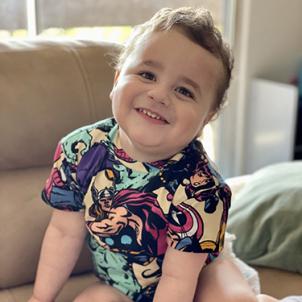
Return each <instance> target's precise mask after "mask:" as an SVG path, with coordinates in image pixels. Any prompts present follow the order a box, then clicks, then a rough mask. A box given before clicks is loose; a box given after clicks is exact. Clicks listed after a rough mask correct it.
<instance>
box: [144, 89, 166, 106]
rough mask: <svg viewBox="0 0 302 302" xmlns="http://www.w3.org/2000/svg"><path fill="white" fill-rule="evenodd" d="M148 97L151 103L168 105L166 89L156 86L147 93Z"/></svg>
mask: <svg viewBox="0 0 302 302" xmlns="http://www.w3.org/2000/svg"><path fill="white" fill-rule="evenodd" d="M148 96H149V98H150V99H152V100H153V101H156V102H159V103H161V104H163V105H166V106H167V105H169V91H168V89H167V88H166V87H164V86H160V85H157V86H156V87H153V88H152V89H150V90H149V91H148Z"/></svg>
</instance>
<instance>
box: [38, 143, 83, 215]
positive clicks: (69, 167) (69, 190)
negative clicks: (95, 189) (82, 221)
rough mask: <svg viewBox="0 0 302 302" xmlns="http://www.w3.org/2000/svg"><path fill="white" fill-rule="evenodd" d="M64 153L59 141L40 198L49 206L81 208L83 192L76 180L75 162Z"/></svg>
mask: <svg viewBox="0 0 302 302" xmlns="http://www.w3.org/2000/svg"><path fill="white" fill-rule="evenodd" d="M75 158H76V156H74V158H72V157H70V156H69V157H68V158H67V156H66V155H65V153H64V149H63V145H62V143H61V142H60V143H59V144H58V146H57V148H56V151H55V155H54V160H53V166H52V169H51V172H50V175H49V177H48V179H47V181H46V184H45V187H44V189H43V191H42V199H43V200H44V201H45V202H46V203H47V204H49V205H50V206H52V207H54V208H56V209H60V210H68V211H79V210H81V209H82V208H83V196H84V194H83V192H82V190H81V188H80V186H79V184H78V182H77V164H76V160H75Z"/></svg>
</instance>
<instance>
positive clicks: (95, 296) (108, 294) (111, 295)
mask: <svg viewBox="0 0 302 302" xmlns="http://www.w3.org/2000/svg"><path fill="white" fill-rule="evenodd" d="M100 301H101V302H132V301H131V300H130V299H129V298H128V297H127V296H126V295H124V294H123V293H121V292H120V291H119V290H117V289H116V288H114V287H112V286H110V285H106V284H104V283H101V282H97V283H95V284H94V285H91V286H90V287H88V288H87V289H85V290H84V291H83V292H82V293H81V294H80V295H78V296H77V297H76V298H75V300H74V301H73V302H100Z"/></svg>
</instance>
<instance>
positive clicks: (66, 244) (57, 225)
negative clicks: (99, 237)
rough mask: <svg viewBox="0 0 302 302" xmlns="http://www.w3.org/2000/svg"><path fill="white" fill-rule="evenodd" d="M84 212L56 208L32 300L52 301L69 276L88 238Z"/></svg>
mask: <svg viewBox="0 0 302 302" xmlns="http://www.w3.org/2000/svg"><path fill="white" fill-rule="evenodd" d="M83 215H84V214H83V212H68V211H61V210H54V211H53V214H52V217H51V220H50V223H49V225H48V228H47V230H46V233H45V236H44V240H43V244H42V250H41V255H40V260H39V265H38V271H37V276H36V281H35V286H34V291H33V295H32V297H31V298H30V300H29V302H52V301H54V299H55V297H56V296H57V295H58V293H59V291H60V290H61V288H62V287H63V285H64V283H65V281H66V280H67V279H68V277H69V275H70V273H71V271H72V269H73V267H74V265H75V263H76V261H77V259H78V257H79V254H80V252H81V248H82V245H83V242H84V239H85V234H86V228H85V222H84V217H83Z"/></svg>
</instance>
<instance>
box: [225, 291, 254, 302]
mask: <svg viewBox="0 0 302 302" xmlns="http://www.w3.org/2000/svg"><path fill="white" fill-rule="evenodd" d="M222 301H223V302H258V299H257V297H256V295H254V294H253V293H252V292H251V291H246V290H244V289H240V288H238V289H234V290H229V291H227V292H226V294H225V296H224V299H223V300H222Z"/></svg>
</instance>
